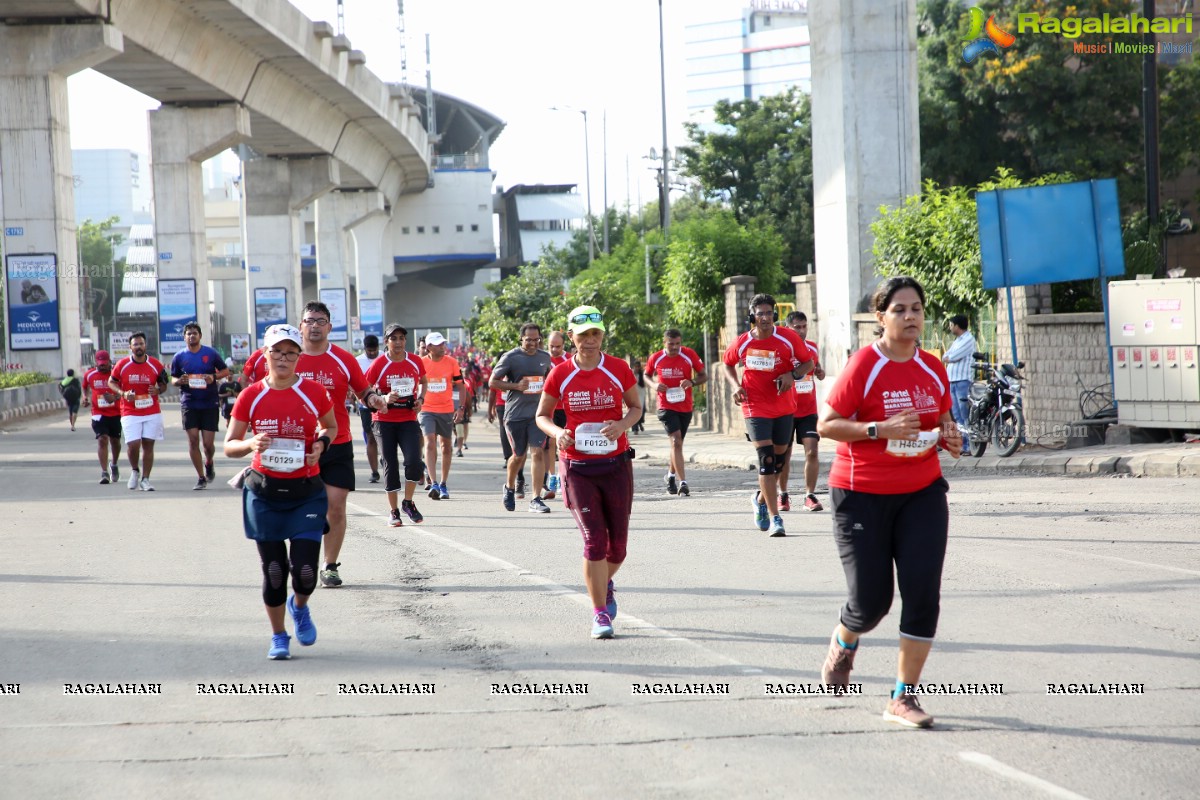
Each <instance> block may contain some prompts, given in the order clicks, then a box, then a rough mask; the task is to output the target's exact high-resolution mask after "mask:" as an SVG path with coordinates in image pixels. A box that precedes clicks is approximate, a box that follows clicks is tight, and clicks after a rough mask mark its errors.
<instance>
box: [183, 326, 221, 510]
mask: <svg viewBox="0 0 1200 800" xmlns="http://www.w3.org/2000/svg"><path fill="white" fill-rule="evenodd" d="M200 336H201V333H200V326H199V325H197V324H196V323H195V322H189V323H188V324H187V325H184V326H183V341H184V343H185V344H186V347H184V348H183V349H182V350H180V351H179V352H177V353H176V354H175V357H174V358H172V359H171V367H170V370H169V371H170V373H171V377H172V378H174V379H175V385H176V386H178V387H179V405H180V408H181V409H182V411H183V430H184V432H185V433H187V437H188V455H190V456H191V459H192V466H193V467H195V468H196V476H197V477H196V485H195V486H193V487H192V489H195V490H200V489H205V488H207V487H208V484H209V483H211V482H212V481H213V480H215V479H216V477H217V472H216V468H215V467H214V466H213V454H214V453H215V452H216V444H215V443H214V439H215V438H216V435H217V428H218V427H219V426H220V422H221V409H220V402H221V401H220V398H219V397H218V394H219V393H220V387H219V386H217V382H218V381H219V380H221V379H222V378H228V377H229V367H228V366H226V364H225V360H224V359H222V358H221V354H220V353H218V352H217V351H216V350H214V349H212V348H211V347H208V346H207V345H202V344H200ZM201 444H203V448H204V452H203V454H201V452H200V450H201Z"/></svg>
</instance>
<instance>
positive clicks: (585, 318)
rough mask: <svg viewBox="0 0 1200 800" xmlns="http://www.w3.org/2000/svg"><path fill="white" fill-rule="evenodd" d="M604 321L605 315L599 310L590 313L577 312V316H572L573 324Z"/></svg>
mask: <svg viewBox="0 0 1200 800" xmlns="http://www.w3.org/2000/svg"><path fill="white" fill-rule="evenodd" d="M603 321H604V315H603V314H601V313H600V312H599V311H593V312H592V313H590V314H576V315H575V316H573V317H571V324H572V325H581V324H583V323H584V322H603Z"/></svg>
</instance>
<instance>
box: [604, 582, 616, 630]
mask: <svg viewBox="0 0 1200 800" xmlns="http://www.w3.org/2000/svg"><path fill="white" fill-rule="evenodd" d="M604 602H605V606H604V610H605V611H607V612H608V618H609V620H614V619H616V618H617V598H616V597H615V596H614V595H613V585H612V581H609V582H608V593H607V594H606V595H605V596H604Z"/></svg>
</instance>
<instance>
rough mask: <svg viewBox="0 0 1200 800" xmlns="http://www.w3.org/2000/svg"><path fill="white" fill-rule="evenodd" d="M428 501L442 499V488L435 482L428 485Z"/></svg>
mask: <svg viewBox="0 0 1200 800" xmlns="http://www.w3.org/2000/svg"><path fill="white" fill-rule="evenodd" d="M429 499H430V500H441V499H442V487H440V486H438V485H437V482H436V481H434V482H433V483H431V484H429Z"/></svg>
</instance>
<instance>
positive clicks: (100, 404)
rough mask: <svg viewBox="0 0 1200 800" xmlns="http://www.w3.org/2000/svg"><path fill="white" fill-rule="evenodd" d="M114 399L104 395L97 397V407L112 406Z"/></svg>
mask: <svg viewBox="0 0 1200 800" xmlns="http://www.w3.org/2000/svg"><path fill="white" fill-rule="evenodd" d="M112 405H113V404H112V400H109V399H108V398H106V397H105V396H104V395H100V396H99V397H97V398H96V408H112Z"/></svg>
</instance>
